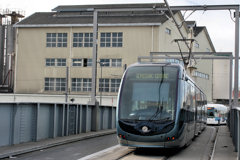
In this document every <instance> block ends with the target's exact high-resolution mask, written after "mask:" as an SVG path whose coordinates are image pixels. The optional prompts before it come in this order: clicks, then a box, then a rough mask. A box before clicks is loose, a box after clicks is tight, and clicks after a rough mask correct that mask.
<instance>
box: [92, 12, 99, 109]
mask: <svg viewBox="0 0 240 160" xmlns="http://www.w3.org/2000/svg"><path fill="white" fill-rule="evenodd" d="M97 21H98V11H96V10H94V12H93V51H92V92H91V102H90V104H91V105H95V103H96V79H97V78H96V76H97V39H98V22H97Z"/></svg>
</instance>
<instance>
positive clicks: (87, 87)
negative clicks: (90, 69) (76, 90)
mask: <svg viewBox="0 0 240 160" xmlns="http://www.w3.org/2000/svg"><path fill="white" fill-rule="evenodd" d="M91 90H92V79H90V78H83V91H85V92H90V91H91Z"/></svg>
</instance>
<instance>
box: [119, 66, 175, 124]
mask: <svg viewBox="0 0 240 160" xmlns="http://www.w3.org/2000/svg"><path fill="white" fill-rule="evenodd" d="M177 78H178V68H177V67H173V66H145V67H142V66H136V67H132V68H129V69H128V71H127V73H126V75H125V77H124V80H123V85H122V89H121V93H120V103H119V107H120V108H119V118H120V119H121V120H128V121H129V120H130V121H132V120H134V121H146V120H151V121H166V120H174V115H175V114H174V113H175V108H176V96H177Z"/></svg>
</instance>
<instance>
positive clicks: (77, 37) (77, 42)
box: [73, 33, 83, 47]
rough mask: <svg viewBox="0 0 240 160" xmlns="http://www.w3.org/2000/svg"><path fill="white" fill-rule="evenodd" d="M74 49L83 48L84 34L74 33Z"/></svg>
mask: <svg viewBox="0 0 240 160" xmlns="http://www.w3.org/2000/svg"><path fill="white" fill-rule="evenodd" d="M73 47H83V33H73Z"/></svg>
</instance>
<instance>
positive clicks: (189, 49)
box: [164, 0, 196, 67]
mask: <svg viewBox="0 0 240 160" xmlns="http://www.w3.org/2000/svg"><path fill="white" fill-rule="evenodd" d="M164 2H165V4H166V7H167V9H168V11H169V13H170V15H171V17H172V19H173V21H174V23H175V25H176V27H177V29H178V31H179V33H180V35H181V38H182V40H181V41H184V43H185V45H186V47H187V49H188V51H189V55H188V59H187V60H185V58H184V57H183V55H181V56H182V58H183V63H184V65H185V67H187V65H188V64H189V62H190V59H191V57H193V55H192V46H193V41H194V40H193V39H190V46H189V45H188V43H187V40H189V39H186V37H184V36H183V33H182V31H181V26H179V25H178V24H177V21H176V19H175V17H174V15H173V12H172V10H171V8H170V6H169V4H168V2H167V0H164ZM194 12H195V10H193V11H192V12H191V13H190V15H189V16H191V14H193V13H194ZM189 16H188V17H189ZM188 17H187V18H188ZM184 21H185V20H184ZM184 21H183V22H184ZM183 22H182V23H183ZM182 25H183V24H182ZM175 42H176V41H175ZM177 42H178V41H177ZM178 47H179V49H180V45H179V44H178ZM180 52H181V50H180ZM193 58H194V57H193ZM194 60H195V59H194ZM195 62H196V60H195Z"/></svg>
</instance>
